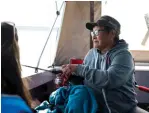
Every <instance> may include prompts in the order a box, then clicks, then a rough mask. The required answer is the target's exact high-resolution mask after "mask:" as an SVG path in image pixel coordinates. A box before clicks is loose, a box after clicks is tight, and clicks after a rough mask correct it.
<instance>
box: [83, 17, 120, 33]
mask: <svg viewBox="0 0 149 113" xmlns="http://www.w3.org/2000/svg"><path fill="white" fill-rule="evenodd" d="M95 26H107V27H109V28H111V29H114V30H115V31H116V33H117V35H119V34H120V28H121V25H120V23H119V22H118V21H117V20H116V19H114V18H113V17H111V16H107V15H105V16H102V17H101V18H100V19H99V20H98V21H97V22H96V23H94V22H88V23H86V28H87V29H89V30H93V28H94V27H95Z"/></svg>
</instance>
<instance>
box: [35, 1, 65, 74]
mask: <svg viewBox="0 0 149 113" xmlns="http://www.w3.org/2000/svg"><path fill="white" fill-rule="evenodd" d="M63 4H64V2H63V3H62V5H61V7H60V10H59V11H57V12H60V11H61V9H62V6H63ZM59 14H60V13H59ZM59 14H58V13H57V16H56V18H55V21H54V23H53V26H52V28H51V30H50V33H49V35H48V38H47V40H46V43H45V45H44V47H43V49H42V52H41V54H40V57H39V60H38V63H37V66H36V68H35V73H37V72H38V66H39V64H40V60H41V57H42V55H43V52H44V50H45V47H46V45H47V43H48V40H49V38H50V35H51V33H52V30H53V27H54V25H55V23H56V20H57V18H58V16H59Z"/></svg>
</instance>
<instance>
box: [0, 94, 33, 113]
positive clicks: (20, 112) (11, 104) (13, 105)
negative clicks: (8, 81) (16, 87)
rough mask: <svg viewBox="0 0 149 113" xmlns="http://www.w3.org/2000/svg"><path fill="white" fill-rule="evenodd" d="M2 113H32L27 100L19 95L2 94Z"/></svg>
mask: <svg viewBox="0 0 149 113" xmlns="http://www.w3.org/2000/svg"><path fill="white" fill-rule="evenodd" d="M1 107H2V113H10V112H11V113H12V112H13V113H24V112H25V113H32V111H31V109H30V108H29V106H28V105H27V104H26V102H25V101H24V100H23V99H22V98H21V97H20V96H17V95H7V94H2V95H1Z"/></svg>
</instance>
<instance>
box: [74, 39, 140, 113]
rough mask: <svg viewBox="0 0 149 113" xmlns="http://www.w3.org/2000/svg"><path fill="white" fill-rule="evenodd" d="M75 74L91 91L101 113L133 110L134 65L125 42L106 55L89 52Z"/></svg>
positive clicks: (119, 112)
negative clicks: (81, 78) (82, 78)
mask: <svg viewBox="0 0 149 113" xmlns="http://www.w3.org/2000/svg"><path fill="white" fill-rule="evenodd" d="M75 73H76V75H78V76H81V77H84V84H85V85H87V86H88V87H90V88H92V89H93V91H94V93H95V97H96V100H97V102H98V104H99V109H102V112H103V113H126V112H127V111H129V110H130V109H131V108H132V107H134V106H136V104H137V100H136V93H135V90H134V87H135V84H134V83H135V79H134V62H133V58H132V56H131V54H130V52H129V51H128V44H126V42H125V41H124V40H120V41H119V42H118V43H117V44H116V46H114V47H113V48H112V49H111V50H109V51H108V52H107V53H105V54H100V51H99V50H97V49H95V48H93V49H91V50H90V51H89V52H88V54H87V55H86V57H85V59H84V63H83V64H82V65H78V66H77V68H76V70H75Z"/></svg>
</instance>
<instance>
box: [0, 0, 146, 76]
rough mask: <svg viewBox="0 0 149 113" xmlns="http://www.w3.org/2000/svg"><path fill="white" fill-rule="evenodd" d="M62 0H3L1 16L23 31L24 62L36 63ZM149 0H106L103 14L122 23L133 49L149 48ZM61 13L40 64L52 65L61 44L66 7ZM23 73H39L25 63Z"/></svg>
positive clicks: (124, 37)
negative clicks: (148, 16)
mask: <svg viewBox="0 0 149 113" xmlns="http://www.w3.org/2000/svg"><path fill="white" fill-rule="evenodd" d="M62 2H63V1H62V0H58V1H57V8H56V2H55V1H54V0H53V1H52V0H2V1H1V11H3V13H2V14H1V20H2V21H12V22H14V23H15V24H16V27H17V29H18V35H19V45H20V56H21V64H24V65H30V66H36V65H37V62H38V59H39V56H40V53H41V51H42V49H43V46H44V44H45V42H46V39H47V37H48V35H49V33H50V30H51V28H52V25H53V23H54V21H55V18H56V9H60V7H61V5H62ZM148 4H149V0H141V1H140V0H103V5H102V15H111V16H113V17H115V18H116V19H117V20H118V21H119V22H120V23H121V35H120V38H123V39H125V40H126V41H127V42H128V43H129V45H130V49H131V50H149V39H148V41H147V43H146V45H145V46H143V45H141V42H142V39H143V38H144V36H145V33H146V32H147V30H148V29H147V26H146V22H145V19H144V15H145V14H146V13H149V7H148ZM64 8H65V3H64V5H63V7H62V12H61V13H60V16H59V17H58V20H57V22H56V25H55V26H54V29H53V31H52V33H51V36H50V39H49V41H48V44H47V46H46V48H45V51H44V54H43V56H42V58H41V61H40V65H39V67H40V68H47V67H48V66H49V65H52V63H53V60H54V57H55V51H56V48H57V40H58V35H59V33H60V28H61V22H62V19H63V11H64ZM22 74H23V76H28V75H33V74H35V72H34V69H30V68H25V67H22Z"/></svg>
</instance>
